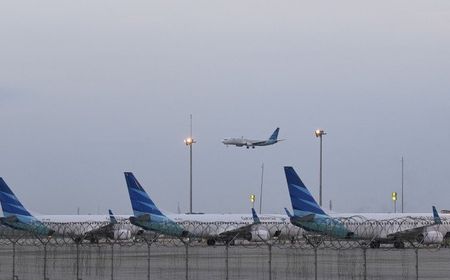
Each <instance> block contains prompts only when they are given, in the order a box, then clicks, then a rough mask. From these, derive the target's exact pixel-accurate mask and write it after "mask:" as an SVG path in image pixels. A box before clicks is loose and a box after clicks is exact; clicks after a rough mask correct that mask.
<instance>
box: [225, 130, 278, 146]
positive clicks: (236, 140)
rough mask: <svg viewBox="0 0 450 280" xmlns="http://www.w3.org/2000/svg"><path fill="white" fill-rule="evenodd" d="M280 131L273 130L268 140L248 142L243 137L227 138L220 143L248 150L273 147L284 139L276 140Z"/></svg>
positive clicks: (248, 140)
mask: <svg viewBox="0 0 450 280" xmlns="http://www.w3.org/2000/svg"><path fill="white" fill-rule="evenodd" d="M279 131H280V128H279V127H277V129H275V131H274V132H273V133H272V135H271V136H270V137H269V139H266V140H250V139H245V138H244V137H241V138H228V139H224V140H223V141H222V143H224V144H225V145H227V146H228V145H235V146H236V147H244V146H245V147H247V149H248V148H250V147H252V148H253V149H254V148H255V147H256V146H268V145H273V144H275V143H278V142H280V141H283V140H284V139H278V132H279Z"/></svg>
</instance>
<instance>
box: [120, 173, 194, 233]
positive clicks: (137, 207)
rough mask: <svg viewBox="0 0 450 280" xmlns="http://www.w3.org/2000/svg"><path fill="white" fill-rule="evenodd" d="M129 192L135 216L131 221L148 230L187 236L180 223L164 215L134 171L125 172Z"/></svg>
mask: <svg viewBox="0 0 450 280" xmlns="http://www.w3.org/2000/svg"><path fill="white" fill-rule="evenodd" d="M125 180H126V182H127V187H128V194H129V195H130V201H131V206H132V208H133V213H134V216H133V217H130V222H131V223H132V224H134V225H136V226H139V227H142V228H144V229H146V230H153V231H156V232H159V233H162V234H167V235H173V236H185V235H187V232H185V231H184V230H183V229H182V228H181V226H180V225H178V224H177V223H175V222H174V221H172V220H171V219H170V218H168V217H167V216H166V215H164V214H163V213H162V212H161V211H160V210H159V209H158V207H157V206H156V204H155V203H154V202H153V200H151V198H150V196H149V195H148V194H147V192H146V191H145V190H144V188H142V186H141V184H140V183H139V182H138V180H137V179H136V178H135V177H134V175H133V173H131V172H125Z"/></svg>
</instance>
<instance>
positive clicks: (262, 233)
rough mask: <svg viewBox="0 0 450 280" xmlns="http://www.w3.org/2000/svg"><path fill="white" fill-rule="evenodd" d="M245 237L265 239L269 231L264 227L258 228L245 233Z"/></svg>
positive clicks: (253, 239)
mask: <svg viewBox="0 0 450 280" xmlns="http://www.w3.org/2000/svg"><path fill="white" fill-rule="evenodd" d="M245 239H246V240H247V241H253V242H256V241H267V240H269V239H270V233H269V231H267V230H265V229H259V230H254V231H250V232H248V233H247V234H246V236H245Z"/></svg>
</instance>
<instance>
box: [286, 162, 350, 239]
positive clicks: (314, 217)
mask: <svg viewBox="0 0 450 280" xmlns="http://www.w3.org/2000/svg"><path fill="white" fill-rule="evenodd" d="M284 172H285V175H286V181H287V185H288V190H289V195H290V197H291V203H292V208H293V210H294V214H293V215H291V214H290V213H289V211H288V210H287V209H285V210H286V213H287V214H288V216H289V217H290V220H291V223H292V224H294V225H296V226H299V227H301V228H303V229H305V230H308V231H314V232H318V233H322V234H326V235H331V236H334V237H339V238H349V237H351V236H353V232H350V231H348V230H347V228H346V227H345V226H344V225H343V224H342V223H341V222H340V221H338V220H336V219H333V218H332V217H330V216H329V215H328V214H326V213H325V212H324V211H323V209H322V208H321V207H320V206H319V204H317V202H316V200H315V199H314V197H313V196H312V195H311V193H310V192H309V190H308V188H307V187H306V186H305V184H303V182H302V180H301V179H300V177H299V176H298V175H297V173H296V172H295V170H294V168H292V167H290V166H285V167H284Z"/></svg>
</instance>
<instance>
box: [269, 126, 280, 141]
mask: <svg viewBox="0 0 450 280" xmlns="http://www.w3.org/2000/svg"><path fill="white" fill-rule="evenodd" d="M279 131H280V128H279V127H277V129H275V131H274V132H273V133H272V135H271V136H270V138H269V140H277V138H278V132H279Z"/></svg>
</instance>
